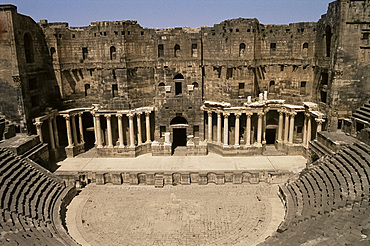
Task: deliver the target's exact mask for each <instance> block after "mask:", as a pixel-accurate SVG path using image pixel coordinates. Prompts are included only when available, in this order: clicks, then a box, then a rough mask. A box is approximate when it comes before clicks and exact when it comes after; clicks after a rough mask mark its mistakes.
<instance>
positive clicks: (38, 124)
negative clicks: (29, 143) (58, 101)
mask: <svg viewBox="0 0 370 246" xmlns="http://www.w3.org/2000/svg"><path fill="white" fill-rule="evenodd" d="M35 125H36V131H37V135H38V136H39V138H40V142H41V143H43V142H44V138H43V136H42V121H36V122H35Z"/></svg>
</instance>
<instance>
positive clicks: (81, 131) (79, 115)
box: [78, 113, 85, 144]
mask: <svg viewBox="0 0 370 246" xmlns="http://www.w3.org/2000/svg"><path fill="white" fill-rule="evenodd" d="M78 126H79V130H80V144H85V140H84V127H83V124H82V113H79V114H78Z"/></svg>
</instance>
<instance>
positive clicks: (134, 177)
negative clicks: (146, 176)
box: [130, 173, 139, 185]
mask: <svg viewBox="0 0 370 246" xmlns="http://www.w3.org/2000/svg"><path fill="white" fill-rule="evenodd" d="M137 184H139V180H138V178H137V174H136V173H130V185H137Z"/></svg>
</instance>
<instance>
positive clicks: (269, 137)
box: [266, 129, 276, 144]
mask: <svg viewBox="0 0 370 246" xmlns="http://www.w3.org/2000/svg"><path fill="white" fill-rule="evenodd" d="M275 138H276V129H266V144H275Z"/></svg>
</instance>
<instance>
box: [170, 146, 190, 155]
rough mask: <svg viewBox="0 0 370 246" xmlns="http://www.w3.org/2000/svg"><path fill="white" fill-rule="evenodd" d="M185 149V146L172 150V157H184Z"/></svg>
mask: <svg viewBox="0 0 370 246" xmlns="http://www.w3.org/2000/svg"><path fill="white" fill-rule="evenodd" d="M186 153H187V148H186V146H177V147H176V148H175V149H174V150H173V156H186Z"/></svg>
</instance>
